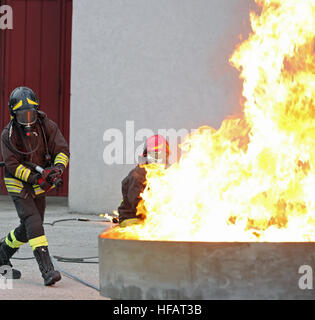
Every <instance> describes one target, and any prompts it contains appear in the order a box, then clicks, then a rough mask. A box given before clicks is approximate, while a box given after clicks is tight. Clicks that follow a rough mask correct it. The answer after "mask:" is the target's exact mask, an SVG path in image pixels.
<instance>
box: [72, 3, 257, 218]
mask: <svg viewBox="0 0 315 320" xmlns="http://www.w3.org/2000/svg"><path fill="white" fill-rule="evenodd" d="M254 7H255V5H254V1H253V0H74V1H73V35H72V75H71V122H70V148H71V164H70V182H69V207H70V210H71V211H77V212H91V213H92V212H93V213H101V212H104V211H111V210H113V209H116V208H117V205H118V204H119V202H120V200H121V193H120V192H121V190H120V184H121V180H122V179H123V178H124V176H125V175H126V174H127V173H128V172H129V170H130V169H131V168H132V167H133V165H131V164H126V162H130V152H133V146H132V144H133V143H134V148H135V149H136V148H137V147H138V146H139V145H140V144H141V142H140V140H143V139H144V137H141V136H137V137H136V138H137V140H138V141H135V138H134V137H133V136H132V134H130V133H128V137H125V134H126V121H134V123H132V122H128V126H132V125H134V131H135V133H136V132H137V131H138V130H139V129H141V128H150V129H152V130H153V131H155V132H156V131H157V130H158V129H169V128H174V130H179V129H181V128H185V129H187V130H190V129H193V128H197V127H199V126H200V125H205V124H207V125H211V126H213V127H215V128H218V127H219V125H220V123H221V121H222V120H223V119H224V118H225V117H226V116H227V115H230V114H235V113H236V112H239V111H240V106H239V100H240V97H241V82H240V81H239V79H238V72H237V71H236V70H235V69H233V68H232V67H231V66H230V65H229V63H228V58H229V56H230V55H231V53H232V52H233V48H234V47H235V45H236V44H237V43H238V42H239V35H240V34H243V35H244V36H245V37H247V34H248V32H249V30H250V27H249V9H250V8H254ZM110 128H113V129H118V130H119V131H120V132H122V135H123V136H122V137H121V139H123V146H122V147H123V148H124V150H125V149H126V147H127V148H129V151H130V152H129V155H128V156H127V159H126V153H125V155H124V157H125V158H124V162H125V164H120V165H118V164H113V165H108V164H106V163H105V162H104V159H103V153H104V149H105V147H106V146H108V145H109V144H110V142H108V141H107V142H106V141H103V136H104V132H105V130H108V129H110ZM129 130H130V128H129V129H128V132H129ZM107 133H110V132H108V131H107ZM138 133H139V132H138ZM140 133H141V132H140ZM108 138H110V137H108ZM112 139H114V138H112ZM126 141H127V143H126ZM126 145H127V146H126ZM126 160H128V161H126Z"/></svg>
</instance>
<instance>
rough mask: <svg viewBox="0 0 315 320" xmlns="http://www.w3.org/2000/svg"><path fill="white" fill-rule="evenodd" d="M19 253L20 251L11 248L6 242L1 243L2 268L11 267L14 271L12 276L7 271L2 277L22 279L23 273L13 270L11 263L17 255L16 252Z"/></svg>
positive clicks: (0, 260)
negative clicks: (12, 258) (11, 259)
mask: <svg viewBox="0 0 315 320" xmlns="http://www.w3.org/2000/svg"><path fill="white" fill-rule="evenodd" d="M16 251H18V249H17V248H16V249H14V248H11V247H9V246H8V245H7V244H6V243H5V241H2V242H1V243H0V267H1V266H9V267H10V268H11V269H12V276H11V275H10V273H7V272H6V271H3V272H0V274H1V275H2V276H4V277H5V278H7V279H9V278H10V279H11V278H12V279H20V278H21V272H20V271H19V270H16V269H13V268H12V264H11V262H10V258H11V257H12V256H13V255H14V254H15V252H16Z"/></svg>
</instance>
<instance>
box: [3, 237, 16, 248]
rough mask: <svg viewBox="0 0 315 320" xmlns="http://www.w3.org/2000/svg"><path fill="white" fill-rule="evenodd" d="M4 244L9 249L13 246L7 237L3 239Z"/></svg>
mask: <svg viewBox="0 0 315 320" xmlns="http://www.w3.org/2000/svg"><path fill="white" fill-rule="evenodd" d="M5 243H6V244H7V245H8V246H9V247H10V248H13V249H14V247H13V244H12V243H11V242H10V240H9V239H8V237H6V238H5Z"/></svg>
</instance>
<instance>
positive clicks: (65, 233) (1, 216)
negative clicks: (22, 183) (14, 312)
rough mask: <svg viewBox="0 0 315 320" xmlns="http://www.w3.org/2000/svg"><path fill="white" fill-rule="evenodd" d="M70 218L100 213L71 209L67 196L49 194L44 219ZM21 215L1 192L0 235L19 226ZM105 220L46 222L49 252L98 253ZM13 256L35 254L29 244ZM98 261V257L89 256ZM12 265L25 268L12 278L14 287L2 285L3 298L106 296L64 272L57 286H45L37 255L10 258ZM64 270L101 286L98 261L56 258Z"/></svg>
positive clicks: (0, 292)
mask: <svg viewBox="0 0 315 320" xmlns="http://www.w3.org/2000/svg"><path fill="white" fill-rule="evenodd" d="M100 213H101V212H100ZM67 218H70V219H71V218H89V219H96V220H101V218H99V217H98V216H97V215H81V214H76V213H69V212H68V206H67V198H61V197H50V198H49V197H48V198H47V209H46V214H45V222H53V221H55V220H59V219H67ZM18 223H19V219H18V217H17V213H16V211H15V207H14V204H13V202H12V201H11V199H10V197H8V196H0V238H2V237H4V236H6V235H7V234H8V232H9V231H11V230H12V229H14V228H15V227H16V226H18ZM110 225H111V224H110V223H106V222H99V221H97V222H79V221H64V222H60V223H56V224H55V225H54V226H50V225H45V226H44V227H45V233H46V236H47V239H48V243H49V250H50V254H51V255H53V256H62V257H70V258H73V257H96V256H98V235H99V234H100V233H101V232H102V231H103V230H104V229H106V228H108V227H110ZM14 257H17V258H24V257H33V253H32V250H31V248H30V246H29V245H28V244H25V245H23V246H22V247H21V248H20V250H19V251H18V252H17V253H16V254H15V256H14ZM86 261H88V262H97V261H98V259H88V260H86ZM11 262H12V264H13V266H14V267H15V268H16V269H18V270H20V271H21V272H22V278H21V279H19V280H14V281H13V286H12V289H1V288H0V300H13V299H14V300H64V299H65V300H69V299H70V300H71V299H74V300H83V299H84V300H103V299H106V298H104V297H102V296H101V295H100V294H99V292H98V291H97V290H95V289H93V288H90V287H88V286H86V285H84V284H82V283H80V282H77V281H74V280H72V279H70V278H69V277H67V276H65V275H63V274H62V279H61V281H59V282H58V283H56V284H55V285H54V286H51V287H45V286H44V285H43V279H42V277H41V274H40V272H39V269H38V265H37V263H36V260H35V259H31V260H16V259H11ZM56 263H57V265H58V266H59V267H61V268H62V269H63V270H64V271H66V272H70V273H71V274H73V275H74V276H76V277H78V278H80V279H82V280H84V281H86V282H88V283H90V284H92V285H93V286H95V287H97V288H99V270H98V264H95V263H69V262H60V261H56Z"/></svg>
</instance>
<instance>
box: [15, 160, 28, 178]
mask: <svg viewBox="0 0 315 320" xmlns="http://www.w3.org/2000/svg"><path fill="white" fill-rule="evenodd" d="M30 173H31V170H30V169H27V168H26V167H24V166H23V165H22V164H20V165H19V166H18V167H17V168H16V170H15V176H16V177H17V178H19V179H21V180H23V181H27V179H28V177H29V175H30Z"/></svg>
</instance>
